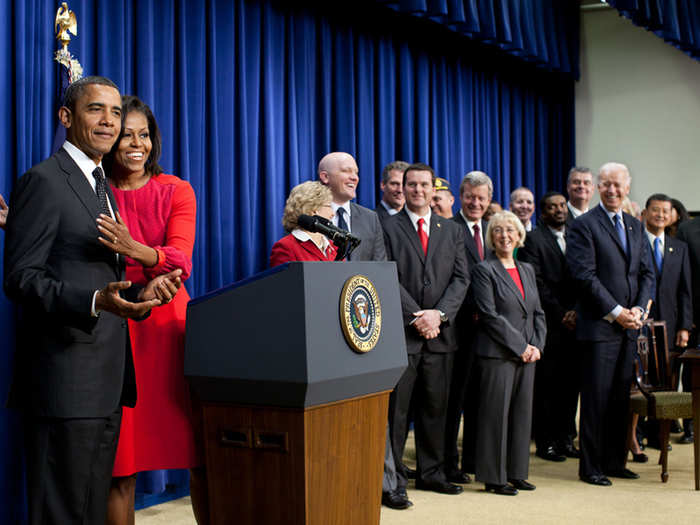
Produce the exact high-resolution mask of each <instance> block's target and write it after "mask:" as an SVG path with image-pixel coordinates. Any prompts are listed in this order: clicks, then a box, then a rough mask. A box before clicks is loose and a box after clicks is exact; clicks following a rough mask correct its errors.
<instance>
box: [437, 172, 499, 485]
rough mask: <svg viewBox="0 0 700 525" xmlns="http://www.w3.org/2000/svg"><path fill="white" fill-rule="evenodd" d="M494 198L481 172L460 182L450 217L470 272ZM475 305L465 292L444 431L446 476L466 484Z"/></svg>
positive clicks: (474, 405)
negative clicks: (455, 210)
mask: <svg viewBox="0 0 700 525" xmlns="http://www.w3.org/2000/svg"><path fill="white" fill-rule="evenodd" d="M492 198H493V182H492V181H491V178H490V177H489V176H488V175H487V174H486V173H484V172H483V171H470V172H469V173H467V174H466V175H465V176H464V178H463V179H462V182H461V184H460V185H459V200H460V204H461V209H460V210H459V213H457V215H455V216H454V218H453V220H454V221H455V222H456V223H457V224H459V226H460V227H461V228H462V230H463V231H464V233H465V238H464V246H465V252H466V255H467V266H468V267H469V270H470V271H471V270H472V269H473V268H475V267H476V265H477V264H479V263H480V262H481V261H483V260H484V259H486V258H488V257H489V255H490V254H491V250H490V249H489V248H488V247H487V246H486V242H485V239H484V235H485V234H486V227H487V226H488V222H487V221H486V220H484V214H485V213H486V211H487V210H488V208H489V204H490V203H491V199H492ZM475 316H476V307H475V305H474V300H473V298H472V297H471V295H470V292H469V291H467V297H466V298H465V300H464V304H463V305H462V308H461V309H460V311H459V315H458V316H457V327H458V329H457V339H458V344H459V350H458V351H457V354H456V355H455V362H454V367H453V371H452V382H451V385H450V399H449V402H448V407H447V428H446V430H445V471H446V472H447V479H448V480H449V481H452V482H453V483H469V482H470V481H471V478H470V477H469V475H468V474H467V472H474V470H475V465H474V453H475V450H476V416H477V409H478V406H479V400H478V395H479V378H478V376H477V367H476V366H472V365H473V363H474V353H473V352H472V348H471V345H472V339H473V336H474V333H475V330H476V324H475ZM462 412H464V428H463V433H462V465H461V468H460V467H459V451H458V448H457V436H458V435H459V423H460V420H461V419H462Z"/></svg>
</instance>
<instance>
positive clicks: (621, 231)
mask: <svg viewBox="0 0 700 525" xmlns="http://www.w3.org/2000/svg"><path fill="white" fill-rule="evenodd" d="M613 217H614V218H613V220H614V221H615V231H617V236H618V237H619V239H620V243H622V249H623V250H624V252H625V253H627V234H626V233H625V226H624V225H623V224H622V221H621V220H620V216H619V215H618V214H617V213H616V214H615V215H613Z"/></svg>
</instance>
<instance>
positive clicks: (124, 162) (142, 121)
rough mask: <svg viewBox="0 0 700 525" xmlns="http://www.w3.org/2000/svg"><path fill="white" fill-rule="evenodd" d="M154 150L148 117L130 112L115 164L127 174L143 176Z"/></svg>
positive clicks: (126, 119) (125, 121) (125, 122)
mask: <svg viewBox="0 0 700 525" xmlns="http://www.w3.org/2000/svg"><path fill="white" fill-rule="evenodd" d="M152 148H153V144H152V143H151V136H150V133H149V131H148V120H147V119H146V115H144V114H143V113H141V112H140V111H132V112H130V113H129V114H128V115H127V116H126V118H125V119H124V134H123V135H122V138H121V140H120V141H119V145H118V146H117V151H116V153H115V155H114V162H115V164H116V165H117V166H118V167H119V169H120V170H123V171H125V172H127V173H133V174H137V175H143V174H144V171H145V168H144V167H145V165H146V161H147V160H148V157H149V156H150V154H151V149H152Z"/></svg>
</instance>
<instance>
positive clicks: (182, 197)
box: [112, 174, 202, 476]
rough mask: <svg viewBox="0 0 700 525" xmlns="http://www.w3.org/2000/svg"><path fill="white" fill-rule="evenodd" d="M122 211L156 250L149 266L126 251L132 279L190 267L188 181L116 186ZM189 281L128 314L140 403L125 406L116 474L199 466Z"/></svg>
mask: <svg viewBox="0 0 700 525" xmlns="http://www.w3.org/2000/svg"><path fill="white" fill-rule="evenodd" d="M112 192H113V193H114V198H115V199H116V201H117V206H118V207H119V213H120V215H121V217H122V219H124V222H125V223H126V225H127V227H128V228H129V232H130V233H131V236H132V237H133V238H134V240H136V241H138V242H140V243H142V244H145V245H146V246H150V247H151V248H154V249H156V250H157V251H158V263H157V264H156V265H155V266H153V267H151V268H144V267H143V266H142V265H141V264H139V263H137V262H136V261H134V260H133V259H130V258H128V257H127V258H126V278H127V280H130V281H133V282H135V283H139V284H146V283H147V282H148V281H150V280H151V279H153V278H154V277H157V276H158V275H161V274H164V273H168V272H170V271H172V270H175V269H177V268H180V269H182V280H183V281H184V280H185V279H187V278H188V277H189V276H190V273H191V271H192V247H193V245H194V234H195V219H196V202H195V196H194V191H193V190H192V186H190V185H189V183H187V182H185V181H183V180H181V179H179V178H177V177H174V176H172V175H165V174H160V175H156V176H154V177H151V179H150V180H149V181H148V182H147V183H146V185H144V186H143V187H141V188H139V189H136V190H119V189H116V188H114V187H112ZM187 301H189V295H188V294H187V290H186V289H185V287H184V286H183V287H182V288H180V290H179V291H178V293H177V295H176V296H175V298H174V299H173V300H172V301H171V302H170V303H169V304H166V305H163V306H160V307H157V308H154V309H153V310H151V315H150V316H149V317H148V318H147V319H145V320H144V321H141V322H135V321H131V320H129V335H130V338H131V349H132V352H133V355H134V367H135V369H136V389H137V401H136V407H135V408H128V407H124V412H123V416H122V425H121V434H120V436H119V444H118V446H117V457H116V459H115V462H114V470H113V475H114V476H129V475H131V474H134V473H136V472H141V471H144V470H159V469H176V468H189V467H194V466H197V465H200V464H201V463H202V462H201V458H199V457H198V455H197V451H196V448H195V440H194V436H193V432H192V422H191V409H190V401H189V392H188V389H187V385H186V383H185V376H184V373H183V356H184V349H185V344H184V343H185V313H186V309H187Z"/></svg>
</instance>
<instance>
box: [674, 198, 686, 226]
mask: <svg viewBox="0 0 700 525" xmlns="http://www.w3.org/2000/svg"><path fill="white" fill-rule="evenodd" d="M671 206H673V207H674V208H675V209H676V213H677V214H678V224H680V223H681V222H685V221H689V220H690V213H688V210H686V209H685V206H683V203H682V202H681V201H679V200H678V199H674V198H671Z"/></svg>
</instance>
